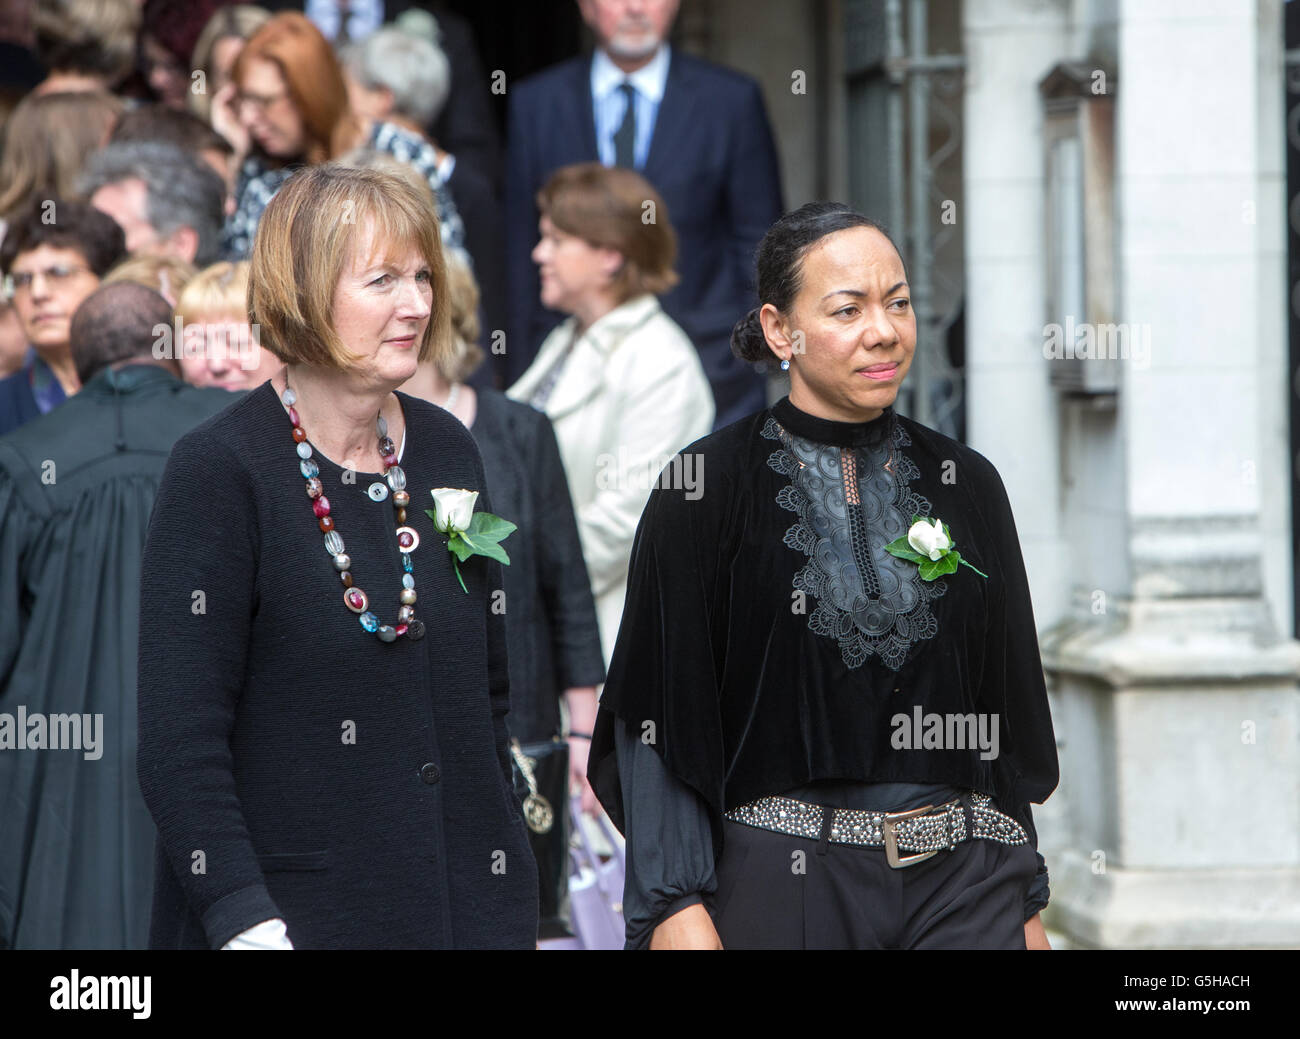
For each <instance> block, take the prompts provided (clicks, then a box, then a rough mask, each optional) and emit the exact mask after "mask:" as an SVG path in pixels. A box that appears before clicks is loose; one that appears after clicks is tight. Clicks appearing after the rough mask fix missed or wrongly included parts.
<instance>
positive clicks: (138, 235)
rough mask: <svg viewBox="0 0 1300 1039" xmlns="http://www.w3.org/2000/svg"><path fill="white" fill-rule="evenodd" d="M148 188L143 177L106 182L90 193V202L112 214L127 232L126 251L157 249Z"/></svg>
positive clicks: (103, 211) (152, 250) (156, 234)
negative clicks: (147, 210) (147, 209)
mask: <svg viewBox="0 0 1300 1039" xmlns="http://www.w3.org/2000/svg"><path fill="white" fill-rule="evenodd" d="M148 195H149V193H148V188H147V187H146V186H145V183H144V181H142V180H141V179H140V178H139V177H131V178H130V179H128V180H119V181H118V182H117V183H115V184H105V185H104V186H103V187H102V188H100V189H99V190H98V191H96V192H95V193H94V194H93V195H91V196H90V204H91V205H92V206H94V207H95V208H96V209H98V210H99V211H100V212H101V213H104V214H106V215H108V216H111V217H112V218H113V220H114V221H115V222H116V223H117V226H118V227H120V228H121V229H122V233H123V234H125V235H126V251H127V252H129V253H134V252H156V251H157V250H156V249H155V246H157V244H158V233H157V232H156V231H154V229H153V227H152V226H151V225H150V223H149V221H148V220H147V219H145V207H146V204H147V202H148Z"/></svg>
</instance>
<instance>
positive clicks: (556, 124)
mask: <svg viewBox="0 0 1300 1039" xmlns="http://www.w3.org/2000/svg"><path fill="white" fill-rule="evenodd" d="M677 5H678V0H578V6H579V8H580V9H581V11H582V17H583V20H584V21H586V23H587V25H588V26H590V28H591V30H592V31H593V33H595V36H596V39H597V48H596V51H595V53H594V54H592V55H591V56H590V57H582V58H574V59H572V60H570V61H567V62H563V63H562V64H560V65H556V66H555V67H553V68H550V69H547V70H545V71H543V72H541V73H539V74H537V75H536V76H532V77H529V78H528V79H527V80H525V81H523V82H522V83H520V84H518V85H517V86H512V87H511V88H510V92H509V97H510V121H509V130H508V135H507V136H508V147H507V161H506V236H507V277H508V279H509V287H510V328H509V331H508V334H507V341H506V350H505V354H504V357H503V360H504V371H503V374H504V376H505V378H506V381H507V384H510V383H513V382H514V381H515V380H516V379H518V377H519V376H520V375H521V374H522V373H523V371H524V370H525V369H526V368H527V367H528V365H529V364H530V363H531V361H532V359H533V357H534V356H535V355H536V352H537V348H538V346H539V344H540V343H541V341H542V339H543V338H545V336H546V333H547V332H549V331H550V329H551V328H553V327H554V326H555V325H556V324H557V323H558V322H559V320H560V317H561V316H560V315H558V314H556V313H554V312H552V311H547V310H545V309H544V308H543V307H542V305H541V302H540V300H539V298H538V281H537V272H536V269H535V267H534V265H533V263H532V260H531V258H530V254H531V252H532V249H533V247H534V246H535V245H536V244H537V236H538V232H537V223H538V213H537V206H536V202H535V196H536V194H537V191H538V189H540V188H541V187H542V185H543V184H545V183H546V180H547V179H548V178H549V177H550V175H551V174H552V173H553V172H554V171H555V170H556V169H557V168H559V167H560V166H566V165H569V164H570V163H575V162H589V161H591V160H593V159H597V160H599V161H601V162H603V163H605V165H607V166H608V165H622V166H630V167H633V168H635V169H636V170H638V171H639V172H640V173H641V174H642V175H643V176H644V177H645V178H646V179H647V180H649V181H650V182H651V183H652V184H653V185H654V186H655V187H656V188H657V189H658V190H659V192H660V194H661V195H662V196H663V198H664V202H665V204H666V205H667V207H668V218H669V219H670V220H671V221H672V225H673V227H674V228H675V229H676V231H677V239H678V242H677V244H678V252H677V255H678V262H677V270H678V273H679V274H680V275H681V281H680V283H679V284H678V285H677V287H676V288H675V289H673V290H672V291H671V292H670V293H668V294H667V295H666V296H665V297H664V298H663V300H662V303H663V307H664V309H665V310H666V311H667V312H668V314H669V315H670V316H671V317H672V318H673V319H674V320H675V321H676V322H677V323H678V324H679V325H681V326H682V328H683V329H684V330H685V331H686V333H687V335H689V336H690V337H691V340H692V341H693V342H694V343H695V347H696V349H697V350H699V352H700V360H701V362H702V364H703V366H704V371H705V373H706V374H707V375H708V377H709V383H710V385H711V386H712V387H713V395H714V399H715V401H716V403H717V417H716V419H715V427H721V426H725V425H727V424H729V423H731V422H734V421H735V420H737V419H739V418H743V417H744V416H745V415H748V414H751V413H752V412H754V411H757V410H759V409H760V408H762V407H763V406H764V405H765V403H766V400H765V398H764V390H763V380H762V378H761V377H760V376H759V375H758V374H757V373H756V372H755V371H754V370H753V369H752V368H751V367H750V366H749V365H747V364H745V363H744V362H742V361H740V360H738V359H737V358H735V357H733V356H732V353H731V348H730V339H731V329H732V326H733V325H734V324H735V323H736V321H738V320H739V319H740V318H741V317H743V316H744V315H745V313H746V312H747V311H748V310H749V309H750V308H751V307H752V306H753V295H754V289H753V267H754V250H755V249H756V247H757V245H758V241H759V239H760V238H762V236H763V234H764V232H766V231H767V229H768V227H769V226H771V224H772V223H773V222H775V221H776V220H777V218H778V217H780V215H781V212H782V206H781V185H780V174H779V172H778V170H777V159H776V149H775V147H774V145H773V142H772V132H771V128H770V126H769V125H768V121H767V113H766V109H765V108H764V105H763V96H762V92H761V90H760V88H759V86H758V84H757V83H756V82H755V81H754V80H752V79H750V78H749V77H747V76H742V75H740V74H739V73H737V72H733V71H731V70H730V69H725V68H723V67H721V66H719V65H714V64H711V63H709V62H706V61H701V60H700V59H698V58H692V57H690V56H688V55H685V54H681V53H679V52H677V51H673V50H672V49H671V48H670V47H669V46H668V44H667V43H666V42H665V39H666V37H667V35H668V29H669V27H670V26H671V24H672V20H673V17H674V16H675V15H676V13H677Z"/></svg>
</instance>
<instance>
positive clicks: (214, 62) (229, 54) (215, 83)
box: [208, 36, 244, 94]
mask: <svg viewBox="0 0 1300 1039" xmlns="http://www.w3.org/2000/svg"><path fill="white" fill-rule="evenodd" d="M243 49H244V41H243V39H241V38H240V37H238V36H223V37H221V39H219V40H217V42H216V43H214V44H213V45H212V58H211V59H210V61H211V66H212V74H211V76H210V77H209V78H210V79H211V82H210V83H208V93H209V94H215V93H216V92H217V91H218V90H220V89H221V88H222V87H224V86H225V85H226V84H227V83H229V82H230V74H231V72H232V71H233V69H234V67H235V59H236V58H238V57H239V52H240V51H241V50H243Z"/></svg>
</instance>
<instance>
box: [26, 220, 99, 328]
mask: <svg viewBox="0 0 1300 1039" xmlns="http://www.w3.org/2000/svg"><path fill="white" fill-rule="evenodd" d="M9 274H10V276H11V277H12V278H13V279H14V298H13V306H14V309H15V310H16V311H17V312H18V320H19V321H21V322H22V326H23V331H24V332H25V333H26V335H27V340H28V342H30V343H31V344H32V345H33V346H34V347H36V349H37V350H38V351H41V352H42V353H58V352H60V351H63V350H66V349H67V348H68V328H69V325H70V324H71V322H72V314H73V312H74V311H75V310H76V309H77V307H79V306H80V305H81V301H82V300H84V299H85V298H86V297H87V296H89V295H90V294H91V293H92V292H94V291H95V289H97V288H98V287H99V276H98V275H96V274H95V272H94V271H92V270H91V269H90V267H89V265H88V264H87V263H86V258H85V257H84V256H82V255H81V253H80V252H79V251H78V250H76V249H58V248H55V247H54V246H51V245H41V246H38V247H37V248H35V249H33V250H32V251H31V252H25V253H19V254H18V255H17V256H16V257H15V258H14V262H13V266H12V267H11V268H10V270H9Z"/></svg>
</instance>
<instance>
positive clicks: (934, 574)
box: [921, 550, 961, 581]
mask: <svg viewBox="0 0 1300 1039" xmlns="http://www.w3.org/2000/svg"><path fill="white" fill-rule="evenodd" d="M960 562H961V556H960V555H959V554H958V553H957V552H955V551H952V550H949V551H947V552H945V553H944V554H943V555H941V556H940V557H939V558H938V559H927V560H926V561H925V562H923V563H922V564H921V580H922V581H933V580H934V579H935V578H938V577H943V576H944V575H945V574H951V573H953V572H954V571H955V570H956V569H957V565H958V564H959V563H960Z"/></svg>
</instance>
